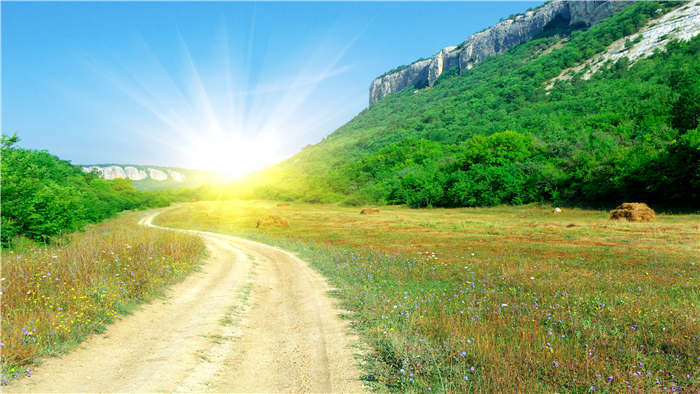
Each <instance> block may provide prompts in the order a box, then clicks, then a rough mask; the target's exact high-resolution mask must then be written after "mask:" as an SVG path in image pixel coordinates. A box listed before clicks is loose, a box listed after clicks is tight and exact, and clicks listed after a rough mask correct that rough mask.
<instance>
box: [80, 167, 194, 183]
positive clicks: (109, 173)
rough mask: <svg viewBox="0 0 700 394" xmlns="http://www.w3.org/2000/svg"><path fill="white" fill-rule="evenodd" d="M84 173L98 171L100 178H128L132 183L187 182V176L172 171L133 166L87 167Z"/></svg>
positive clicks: (84, 168) (83, 169) (83, 168)
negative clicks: (151, 181)
mask: <svg viewBox="0 0 700 394" xmlns="http://www.w3.org/2000/svg"><path fill="white" fill-rule="evenodd" d="M82 171H83V172H93V171H97V173H98V175H99V176H100V178H103V179H117V178H128V179H131V180H132V181H141V180H144V179H153V180H155V181H166V180H168V179H172V180H173V181H175V182H185V179H186V177H185V175H184V174H182V173H180V172H178V171H175V170H171V169H166V170H165V171H163V170H159V169H156V168H147V169H146V170H145V171H144V170H142V169H139V168H136V167H133V166H124V167H122V166H86V167H82Z"/></svg>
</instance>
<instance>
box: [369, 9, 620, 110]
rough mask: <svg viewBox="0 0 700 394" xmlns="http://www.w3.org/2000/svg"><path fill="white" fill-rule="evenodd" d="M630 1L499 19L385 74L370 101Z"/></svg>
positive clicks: (423, 83) (595, 18)
mask: <svg viewBox="0 0 700 394" xmlns="http://www.w3.org/2000/svg"><path fill="white" fill-rule="evenodd" d="M630 3H631V2H628V1H605V0H602V1H601V0H585V1H564V0H555V1H552V2H549V3H546V4H544V5H543V6H541V7H539V8H537V9H535V10H532V11H528V12H527V13H525V14H524V15H518V16H516V17H515V18H514V19H508V20H505V21H502V22H499V23H497V24H496V25H494V26H493V27H490V28H488V29H486V30H484V31H481V32H479V33H476V34H474V35H472V36H471V37H469V38H467V40H466V41H464V42H463V43H461V44H460V45H459V46H452V47H447V48H444V49H442V50H441V51H440V52H438V53H437V54H436V55H435V56H433V57H431V58H430V59H425V60H419V61H417V62H414V63H413V64H410V65H409V66H406V67H404V68H401V69H399V70H397V71H394V72H391V73H388V74H385V75H382V76H380V77H378V78H377V79H375V80H374V81H373V82H372V85H371V86H370V89H369V104H370V105H372V104H374V103H376V102H377V101H379V100H381V98H382V97H384V96H386V95H387V94H390V93H394V92H398V91H400V90H402V89H404V88H406V87H409V86H414V87H416V88H422V87H425V86H433V84H434V83H435V81H437V79H438V78H439V77H440V75H441V74H442V73H443V72H445V71H448V70H450V69H451V68H453V67H457V68H458V69H459V70H460V71H462V70H465V69H467V70H468V69H471V68H472V67H473V66H474V65H475V64H477V63H480V62H481V61H482V60H484V59H485V58H487V57H490V56H495V55H499V54H501V53H504V52H505V51H507V50H508V49H510V48H512V47H513V46H515V45H518V44H521V43H523V42H525V41H527V40H530V39H532V38H533V37H535V36H536V35H538V34H539V33H541V32H542V31H544V29H545V27H546V26H547V25H548V24H549V23H550V22H553V21H555V20H556V19H557V18H561V19H563V20H565V21H568V23H569V24H570V25H573V24H577V23H584V24H586V25H588V26H590V25H593V24H596V23H598V22H600V21H601V20H603V19H605V18H607V17H608V16H610V15H612V14H613V13H615V12H616V11H618V10H620V9H622V8H624V7H626V6H627V5H629V4H630Z"/></svg>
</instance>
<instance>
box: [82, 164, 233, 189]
mask: <svg viewBox="0 0 700 394" xmlns="http://www.w3.org/2000/svg"><path fill="white" fill-rule="evenodd" d="M81 167H82V170H83V172H93V171H94V172H97V174H98V175H99V176H100V177H101V178H104V179H118V178H125V179H129V180H131V183H132V184H133V185H134V187H135V188H136V189H137V190H157V189H166V188H177V187H196V186H201V185H205V184H222V183H225V182H226V176H224V175H223V174H219V173H216V172H213V171H202V170H190V169H185V168H176V167H162V166H144V165H134V164H91V165H82V166H81Z"/></svg>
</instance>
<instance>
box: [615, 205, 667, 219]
mask: <svg viewBox="0 0 700 394" xmlns="http://www.w3.org/2000/svg"><path fill="white" fill-rule="evenodd" d="M655 218H656V214H655V213H654V210H653V209H651V208H649V206H648V205H647V204H645V203H643V202H624V203H622V204H620V205H619V206H618V207H617V208H615V209H613V210H612V211H610V219H612V220H627V221H628V222H653V221H654V219H655Z"/></svg>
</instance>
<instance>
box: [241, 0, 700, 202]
mask: <svg viewBox="0 0 700 394" xmlns="http://www.w3.org/2000/svg"><path fill="white" fill-rule="evenodd" d="M678 5H679V3H670V2H662V3H656V2H639V3H635V4H633V5H631V6H629V7H626V8H624V9H623V10H622V11H620V12H618V13H617V14H615V15H613V16H612V17H610V18H608V19H606V20H604V21H602V22H601V23H599V24H597V25H595V26H592V27H591V28H589V29H578V28H577V27H576V26H573V27H572V26H568V24H566V23H558V22H557V23H553V24H552V25H551V26H549V28H548V29H547V30H546V31H545V32H543V33H542V34H541V35H540V36H539V37H538V38H536V39H533V40H531V41H529V42H526V43H524V44H522V45H519V46H516V47H514V48H512V49H510V50H509V51H508V52H506V53H505V54H503V55H499V56H496V57H491V58H488V59H486V60H484V61H483V62H482V63H481V64H478V65H476V66H475V67H473V68H472V69H471V70H465V71H464V72H462V73H458V72H456V70H453V71H452V72H449V73H446V74H445V75H442V76H441V77H440V79H439V81H438V83H437V84H435V85H434V86H433V87H432V88H429V89H422V90H418V91H417V92H416V91H415V88H407V89H404V90H403V91H401V92H397V93H394V94H391V95H388V96H386V97H384V98H383V99H382V100H380V101H379V102H377V103H376V104H374V105H372V107H370V108H368V109H366V110H364V111H362V112H361V113H360V114H358V115H357V116H356V117H355V118H354V119H352V120H351V121H350V122H348V123H347V124H345V125H344V126H342V127H341V128H340V129H338V130H336V131H335V132H334V133H333V134H331V135H330V136H328V137H327V138H326V139H325V140H323V141H322V142H320V143H319V144H317V145H314V146H309V147H307V148H305V149H304V150H303V151H302V152H300V153H299V154H297V155H296V156H295V157H293V158H291V159H289V160H288V161H286V162H284V163H281V164H280V165H278V166H275V167H274V168H272V169H270V170H268V171H265V172H263V173H262V174H259V175H260V176H258V177H257V178H256V181H255V182H249V183H247V184H246V186H248V187H250V188H251V189H253V190H254V192H253V195H254V196H256V197H264V198H279V199H300V200H308V199H307V197H306V191H307V190H309V187H308V184H309V183H310V182H311V181H310V180H309V179H313V182H314V183H315V184H316V185H319V187H318V188H316V189H315V191H316V194H322V195H324V196H325V198H326V199H327V201H345V202H346V203H347V204H354V205H357V204H363V203H368V202H373V203H392V204H394V203H395V204H408V205H410V206H415V207H418V206H477V205H495V204H520V203H528V202H535V201H542V200H549V201H555V202H569V203H578V204H586V205H611V204H615V203H617V202H619V201H620V200H627V199H634V200H644V201H646V202H650V203H653V204H655V205H656V206H659V205H665V206H682V207H697V202H698V201H700V190H699V188H698V180H697V179H698V167H699V163H700V161H699V159H698V149H697V144H696V145H693V143H694V142H693V141H697V131H696V130H697V127H698V118H699V117H700V54H699V52H698V48H699V47H700V38H698V37H696V38H694V39H692V40H691V41H689V42H671V43H669V45H668V46H667V50H666V51H665V52H658V53H656V54H655V55H653V56H651V57H649V58H646V59H642V60H638V61H637V62H636V63H634V64H633V65H630V63H629V61H628V60H627V59H626V58H622V59H621V60H619V61H617V62H615V63H612V62H608V63H607V64H605V65H603V67H602V68H601V69H600V70H599V71H597V72H596V73H594V74H593V75H592V77H591V78H590V79H589V80H584V79H582V78H581V77H580V75H574V76H573V78H571V79H569V80H560V81H557V82H556V83H555V84H554V86H553V87H552V88H551V89H547V88H546V86H547V85H549V84H550V82H551V81H552V80H553V78H555V77H557V76H558V75H560V74H561V73H562V72H563V71H565V70H566V69H567V68H569V67H572V66H575V65H577V64H580V63H581V62H582V61H585V60H587V59H589V58H591V57H592V56H593V55H595V54H596V53H599V52H601V51H603V50H604V49H605V48H607V46H608V45H609V44H611V43H612V42H613V41H615V40H617V39H620V38H622V37H625V36H628V35H632V34H634V33H635V32H637V31H638V30H639V28H640V27H641V26H643V25H644V24H646V23H647V22H648V21H649V20H650V19H653V18H657V17H658V16H660V15H661V13H663V12H666V11H668V10H669V9H671V8H672V7H676V6H678ZM659 10H660V11H659ZM504 130H512V131H504ZM272 185H274V189H275V190H276V191H277V192H278V193H277V194H275V195H271V194H269V193H268V192H267V190H269V187H271V186H272Z"/></svg>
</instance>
